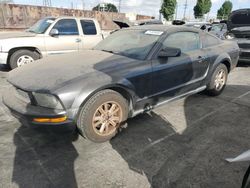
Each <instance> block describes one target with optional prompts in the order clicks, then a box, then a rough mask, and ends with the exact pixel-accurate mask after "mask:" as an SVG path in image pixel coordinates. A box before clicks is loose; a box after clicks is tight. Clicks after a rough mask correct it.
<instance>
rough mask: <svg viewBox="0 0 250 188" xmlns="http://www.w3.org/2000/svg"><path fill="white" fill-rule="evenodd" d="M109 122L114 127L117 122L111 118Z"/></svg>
mask: <svg viewBox="0 0 250 188" xmlns="http://www.w3.org/2000/svg"><path fill="white" fill-rule="evenodd" d="M109 123H110V124H111V125H112V126H113V127H116V125H117V123H115V122H114V121H113V120H109Z"/></svg>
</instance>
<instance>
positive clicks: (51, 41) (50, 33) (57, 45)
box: [0, 17, 103, 69]
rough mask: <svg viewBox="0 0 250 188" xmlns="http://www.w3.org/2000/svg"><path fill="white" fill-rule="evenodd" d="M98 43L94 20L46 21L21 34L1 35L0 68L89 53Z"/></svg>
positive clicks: (54, 19) (53, 18) (101, 37)
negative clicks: (81, 52)
mask: <svg viewBox="0 0 250 188" xmlns="http://www.w3.org/2000/svg"><path fill="white" fill-rule="evenodd" d="M101 40H103V35H102V32H101V29H100V25H99V23H98V21H96V20H95V19H91V18H75V17H59V18H55V17H47V18H44V19H41V20H39V21H38V22H37V23H36V24H35V25H34V26H32V27H31V28H29V29H28V30H26V31H25V32H8V33H1V34H0V64H7V65H9V66H10V68H11V69H14V68H16V67H20V66H22V65H24V64H28V63H31V62H33V61H35V60H37V59H40V58H42V57H45V56H48V55H53V54H61V53H68V52H73V51H79V50H84V49H90V48H92V47H94V46H95V45H96V44H97V43H98V42H100V41H101Z"/></svg>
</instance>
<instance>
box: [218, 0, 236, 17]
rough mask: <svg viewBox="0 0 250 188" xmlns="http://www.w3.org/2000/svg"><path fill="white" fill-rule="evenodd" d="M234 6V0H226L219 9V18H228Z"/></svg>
mask: <svg viewBox="0 0 250 188" xmlns="http://www.w3.org/2000/svg"><path fill="white" fill-rule="evenodd" d="M232 8H233V4H232V2H231V1H228V0H226V1H225V2H224V3H223V4H222V6H221V8H220V9H219V10H218V11H217V18H218V19H221V20H223V19H227V18H228V16H229V14H230V13H231V11H232Z"/></svg>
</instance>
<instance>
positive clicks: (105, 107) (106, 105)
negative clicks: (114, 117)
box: [104, 103, 109, 112]
mask: <svg viewBox="0 0 250 188" xmlns="http://www.w3.org/2000/svg"><path fill="white" fill-rule="evenodd" d="M104 110H105V112H108V110H109V109H108V103H105V104H104Z"/></svg>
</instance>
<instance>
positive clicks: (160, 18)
mask: <svg viewBox="0 0 250 188" xmlns="http://www.w3.org/2000/svg"><path fill="white" fill-rule="evenodd" d="M162 4H163V0H161V4H160V10H159V20H160V21H162V17H161V7H162Z"/></svg>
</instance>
